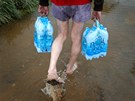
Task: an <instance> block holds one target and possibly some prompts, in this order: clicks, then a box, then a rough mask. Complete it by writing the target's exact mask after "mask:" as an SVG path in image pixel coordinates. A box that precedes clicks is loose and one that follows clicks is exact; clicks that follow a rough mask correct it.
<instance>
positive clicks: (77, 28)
mask: <svg viewBox="0 0 135 101" xmlns="http://www.w3.org/2000/svg"><path fill="white" fill-rule="evenodd" d="M83 25H84V23H81V22H73V26H72V31H71V40H72V48H71V57H70V59H69V63H68V65H67V71H66V73H67V74H72V73H73V69H72V67H73V65H74V64H75V63H76V60H77V57H78V55H79V53H80V50H81V36H82V29H83Z"/></svg>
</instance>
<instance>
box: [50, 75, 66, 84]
mask: <svg viewBox="0 0 135 101" xmlns="http://www.w3.org/2000/svg"><path fill="white" fill-rule="evenodd" d="M51 81H55V82H57V83H65V82H64V80H62V78H60V77H59V76H58V75H57V74H48V75H47V82H51Z"/></svg>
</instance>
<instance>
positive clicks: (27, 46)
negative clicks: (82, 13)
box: [0, 0, 135, 101]
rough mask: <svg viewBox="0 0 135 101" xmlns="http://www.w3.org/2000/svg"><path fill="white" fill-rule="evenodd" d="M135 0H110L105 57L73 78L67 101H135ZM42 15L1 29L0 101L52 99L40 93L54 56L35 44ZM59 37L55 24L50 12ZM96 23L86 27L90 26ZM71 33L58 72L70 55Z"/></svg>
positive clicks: (84, 63)
mask: <svg viewBox="0 0 135 101" xmlns="http://www.w3.org/2000/svg"><path fill="white" fill-rule="evenodd" d="M134 10H135V1H134V0H106V2H105V5H104V12H103V24H104V25H105V26H106V27H107V28H108V31H109V48H108V54H107V56H106V57H103V58H99V59H94V60H92V61H87V60H86V59H85V58H84V57H83V56H82V55H81V54H80V56H79V58H78V62H79V68H78V69H77V71H76V72H75V73H74V74H73V75H71V76H68V79H67V81H66V84H65V88H66V94H65V96H64V97H63V99H62V101H135V41H134V39H135V20H134V18H135V13H134ZM36 16H37V13H33V14H31V15H28V16H25V17H24V18H23V19H22V20H19V21H15V22H12V23H10V24H7V25H4V26H2V27H1V28H0V101H52V99H51V98H50V97H48V96H46V95H44V94H43V93H42V92H41V90H40V89H41V88H43V87H44V86H45V84H44V82H43V81H44V79H45V78H46V75H47V70H48V65H49V59H50V54H38V53H37V52H36V49H35V47H34V45H33V31H34V29H33V25H34V21H35V20H36ZM50 20H51V21H52V23H53V26H54V29H55V33H54V35H55V36H56V32H57V27H56V21H55V20H54V18H53V17H52V16H51V14H50ZM91 25H92V21H88V22H87V23H86V24H85V27H86V26H89V27H91ZM70 46H71V41H70V35H69V37H68V39H67V41H66V42H65V44H64V48H63V51H62V54H61V56H60V59H59V60H58V64H57V68H58V70H61V69H63V68H65V66H64V64H65V63H67V62H68V60H69V56H70V48H71V47H70Z"/></svg>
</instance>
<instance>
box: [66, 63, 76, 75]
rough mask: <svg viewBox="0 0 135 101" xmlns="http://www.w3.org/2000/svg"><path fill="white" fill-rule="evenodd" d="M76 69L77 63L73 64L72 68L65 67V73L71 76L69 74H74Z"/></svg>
mask: <svg viewBox="0 0 135 101" xmlns="http://www.w3.org/2000/svg"><path fill="white" fill-rule="evenodd" d="M77 68H78V66H77V63H75V64H74V65H73V67H68V65H67V70H66V73H67V74H70V75H71V74H73V72H74V71H75V70H76V69H77Z"/></svg>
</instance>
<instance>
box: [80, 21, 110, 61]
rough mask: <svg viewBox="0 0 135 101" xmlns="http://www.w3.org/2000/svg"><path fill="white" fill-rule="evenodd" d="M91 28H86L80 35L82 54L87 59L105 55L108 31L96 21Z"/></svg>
mask: <svg viewBox="0 0 135 101" xmlns="http://www.w3.org/2000/svg"><path fill="white" fill-rule="evenodd" d="M95 24H96V25H94V24H93V27H92V28H88V27H87V28H86V29H85V31H84V33H83V37H82V54H83V55H84V56H85V57H86V59H87V60H91V59H93V58H99V57H100V56H101V57H102V56H106V53H107V48H108V31H107V29H106V28H105V27H104V26H103V25H102V24H100V23H99V22H98V21H96V23H95Z"/></svg>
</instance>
